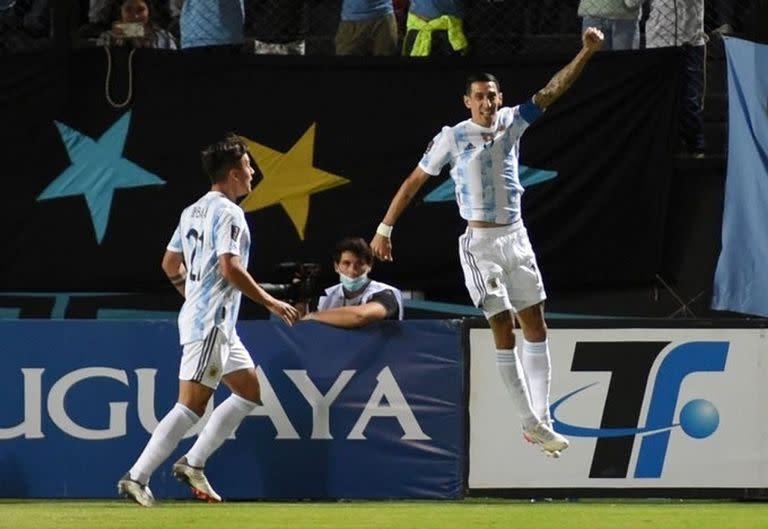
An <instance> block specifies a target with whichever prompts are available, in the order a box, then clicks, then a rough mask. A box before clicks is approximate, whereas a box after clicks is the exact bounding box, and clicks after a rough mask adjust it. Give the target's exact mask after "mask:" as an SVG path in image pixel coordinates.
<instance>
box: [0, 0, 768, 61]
mask: <svg viewBox="0 0 768 529" xmlns="http://www.w3.org/2000/svg"><path fill="white" fill-rule="evenodd" d="M117 1H120V0H117ZM145 1H146V2H148V3H149V2H151V5H152V7H153V8H154V9H153V12H154V16H155V18H156V20H157V22H158V23H159V25H161V26H164V27H169V28H171V30H172V31H174V32H176V34H177V35H178V22H177V18H176V17H177V16H178V10H179V7H180V4H181V3H182V2H183V0H145ZM231 1H233V2H236V1H237V0H231ZM341 1H342V0H244V3H245V7H246V17H245V34H246V38H247V39H249V40H253V39H258V40H260V41H262V42H267V43H269V42H273V43H278V44H279V43H286V42H293V41H303V42H304V46H303V47H302V49H303V51H304V53H306V54H307V55H333V54H334V53H335V47H334V37H335V34H336V30H337V27H338V23H339V18H340V13H341ZM393 2H394V6H395V10H396V14H397V15H398V17H397V18H398V22H399V29H400V38H401V39H402V36H403V34H404V32H405V15H406V12H407V10H408V7H409V1H408V0H393ZM761 3H765V2H764V1H762V0H580V1H579V0H465V1H464V17H463V21H464V28H465V33H466V36H467V40H468V41H469V44H470V47H469V51H468V53H469V54H471V55H475V56H490V55H509V54H519V53H536V52H548V51H560V50H563V49H569V50H570V49H574V48H576V47H578V45H579V33H580V30H581V27H582V19H583V17H584V16H591V17H597V18H598V19H599V20H600V22H601V24H608V23H609V22H610V23H611V24H613V26H612V27H613V30H614V31H613V35H612V38H613V39H615V40H617V41H618V42H620V41H621V38H617V35H618V37H621V34H622V28H625V27H627V26H630V27H634V29H635V32H636V33H635V35H634V47H643V46H646V45H648V46H654V45H676V44H684V43H685V38H686V36H687V34H688V33H690V32H691V31H696V32H698V33H700V36H701V37H706V36H711V35H712V34H713V32H715V31H721V32H722V31H728V32H734V33H737V34H738V33H743V32H745V31H748V30H749V27H750V24H752V25H755V23H754V16H753V14H752V11H753V10H755V9H756V6H757V5H758V4H761ZM109 4H110V0H91V1H90V2H89V1H88V0H0V54H8V53H16V52H23V51H27V50H30V49H32V50H34V49H38V48H41V47H46V46H50V45H52V44H54V43H55V44H56V45H67V44H68V43H72V42H73V41H74V42H75V43H76V41H77V39H78V36H83V35H86V36H87V35H88V34H93V33H94V32H98V31H102V30H106V29H108V28H109V25H110V22H111V21H110V20H108V18H109V13H110V10H109ZM100 5H103V6H104V7H105V9H103V10H102V13H101V14H99V13H98V11H99V10H98V9H94V6H96V7H98V6H100ZM89 11H90V12H91V13H90V15H91V16H90V17H89ZM691 16H693V18H691ZM99 17H101V18H99ZM89 18H90V20H89ZM766 25H767V26H768V21H766ZM275 49H276V50H279V47H277V48H275ZM266 51H269V48H266Z"/></svg>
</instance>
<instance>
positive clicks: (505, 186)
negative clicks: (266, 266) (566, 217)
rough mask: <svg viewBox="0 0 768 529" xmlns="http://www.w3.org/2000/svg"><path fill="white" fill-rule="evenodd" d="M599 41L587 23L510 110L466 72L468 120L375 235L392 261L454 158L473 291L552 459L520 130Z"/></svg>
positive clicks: (540, 290) (509, 383)
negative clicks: (404, 218)
mask: <svg viewBox="0 0 768 529" xmlns="http://www.w3.org/2000/svg"><path fill="white" fill-rule="evenodd" d="M603 38H604V37H603V34H602V32H600V31H599V30H597V29H595V28H587V29H586V30H585V31H584V33H583V35H582V48H581V50H580V51H579V53H578V54H577V55H576V57H575V58H574V59H573V60H572V61H571V62H570V63H569V64H568V65H566V66H565V67H564V68H563V69H562V70H560V71H559V72H558V73H557V74H555V76H554V77H552V79H551V80H550V81H549V83H547V85H546V86H545V87H544V88H542V89H541V90H539V91H538V92H536V94H534V95H533V97H532V98H531V99H530V100H529V101H526V102H524V103H522V104H520V105H517V106H514V107H503V106H502V101H503V97H502V92H501V85H500V84H499V81H498V80H497V79H496V77H494V76H493V75H491V74H479V75H474V76H471V77H469V79H467V84H466V91H465V95H464V105H465V106H466V107H467V109H469V111H470V119H468V120H465V121H462V122H461V123H459V124H457V125H455V126H453V127H443V129H442V131H440V133H439V134H437V136H435V138H434V139H433V140H432V142H430V144H429V146H428V147H427V152H426V153H425V154H424V156H423V157H422V159H421V161H420V162H419V164H418V165H417V166H416V168H415V169H414V170H413V172H411V174H410V175H409V176H408V178H406V179H405V181H404V182H403V184H402V185H401V186H400V189H399V190H398V191H397V193H396V194H395V196H394V198H393V199H392V202H391V203H390V205H389V209H388V210H387V213H386V215H385V216H384V219H383V221H382V222H381V224H379V227H378V228H377V230H376V234H375V235H374V237H373V239H372V241H371V248H372V250H373V252H374V254H375V255H376V257H377V258H379V259H381V260H383V261H391V260H392V240H391V236H392V226H393V225H394V224H395V222H396V221H397V219H398V218H399V217H400V215H401V214H402V213H403V210H404V209H405V208H406V206H407V205H408V204H409V203H410V201H411V200H412V199H413V197H414V196H415V195H416V193H417V192H418V190H419V189H420V188H421V187H422V185H423V184H424V183H425V182H426V181H427V179H428V178H429V176H430V175H438V174H440V171H441V169H442V168H443V166H445V165H450V167H451V170H450V173H451V177H452V178H453V180H454V182H455V184H456V202H457V204H458V207H459V213H460V215H461V217H462V218H463V219H465V220H466V221H467V230H466V232H465V233H464V234H462V235H461V237H460V238H459V255H460V260H461V264H462V268H463V271H464V278H465V283H466V286H467V290H468V291H469V294H470V296H471V298H472V301H473V302H474V303H475V305H476V306H478V307H481V308H482V309H483V312H484V313H485V316H486V318H487V319H488V322H489V324H490V327H491V332H492V334H493V338H494V342H495V345H496V363H497V366H498V369H499V372H500V374H501V378H502V381H503V382H504V385H505V386H506V388H507V391H508V393H509V394H510V396H511V397H512V401H513V404H514V406H515V409H516V410H517V412H518V414H519V415H520V418H521V420H522V426H523V436H524V438H525V439H526V440H528V441H529V442H532V443H535V444H536V445H538V446H539V447H540V448H541V449H542V451H543V452H544V453H545V454H546V455H548V456H552V457H559V456H560V452H561V451H562V450H564V449H566V448H568V444H569V443H568V440H567V439H566V438H565V437H563V436H562V435H560V434H559V433H557V432H556V431H555V430H554V429H553V425H552V420H551V417H550V414H549V387H550V373H551V364H550V356H549V347H548V344H547V327H546V324H545V321H544V300H545V299H546V293H545V291H544V285H543V281H542V278H541V274H540V272H539V269H538V266H537V264H536V256H535V254H534V252H533V249H532V248H531V243H530V241H529V240H528V234H527V232H526V229H525V225H524V224H523V219H522V217H521V215H520V197H521V195H522V193H523V187H522V186H521V185H520V177H519V174H518V162H519V156H520V137H521V136H522V134H523V133H524V132H525V130H526V128H527V127H528V125H530V124H531V123H532V122H533V121H535V120H536V118H538V117H539V116H540V115H541V114H542V113H543V111H544V110H545V109H546V108H547V107H549V106H550V105H551V104H552V103H554V102H555V101H556V100H557V99H558V98H559V97H560V96H562V95H563V94H564V93H565V92H566V91H567V90H568V88H569V87H570V86H571V85H572V84H573V83H574V81H576V79H577V78H578V77H579V75H580V74H581V72H582V70H583V69H584V67H585V65H586V64H587V62H588V61H589V59H590V58H591V57H592V55H593V54H594V53H595V52H596V51H598V50H599V49H600V47H601V46H602V43H603ZM515 319H516V320H517V322H518V323H519V325H520V328H521V331H522V333H523V338H524V340H523V346H522V354H520V355H518V351H517V347H516V343H515V335H514V333H513V329H514V322H515ZM519 358H520V359H521V360H522V362H521V361H519V360H518V359H519ZM521 364H522V365H521Z"/></svg>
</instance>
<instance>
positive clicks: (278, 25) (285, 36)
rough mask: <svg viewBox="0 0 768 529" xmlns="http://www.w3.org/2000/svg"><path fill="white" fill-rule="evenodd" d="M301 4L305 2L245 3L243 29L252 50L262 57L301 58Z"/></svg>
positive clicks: (265, 0) (260, 0) (303, 46)
mask: <svg viewBox="0 0 768 529" xmlns="http://www.w3.org/2000/svg"><path fill="white" fill-rule="evenodd" d="M305 4H306V0H246V3H245V27H246V33H247V35H248V37H249V42H253V51H254V52H255V53H257V54H262V55H305V54H306V43H305V41H304V36H303V33H304V32H303V25H304V7H305ZM251 37H252V39H251Z"/></svg>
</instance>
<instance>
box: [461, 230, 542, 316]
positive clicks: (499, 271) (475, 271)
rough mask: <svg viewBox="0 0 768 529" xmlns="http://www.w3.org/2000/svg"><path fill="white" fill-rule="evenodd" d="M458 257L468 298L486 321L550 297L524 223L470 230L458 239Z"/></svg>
mask: <svg viewBox="0 0 768 529" xmlns="http://www.w3.org/2000/svg"><path fill="white" fill-rule="evenodd" d="M459 257H460V259H461V267H462V269H463V270H464V282H465V284H466V286H467V290H468V291H469V296H470V297H471V298H472V302H473V303H474V304H475V306H476V307H479V308H481V309H482V310H483V312H484V313H485V317H486V318H490V317H491V316H494V315H496V314H498V313H500V312H502V311H505V310H512V311H513V312H518V311H521V310H523V309H525V308H527V307H530V306H532V305H535V304H536V303H539V302H540V301H544V300H545V299H546V298H547V294H546V292H545V291H544V282H543V280H542V278H541V273H540V272H539V267H538V265H537V264H536V255H535V254H534V253H533V248H532V247H531V242H530V241H529V240H528V231H527V230H526V229H525V226H524V225H523V223H522V222H521V221H519V222H516V223H514V224H510V225H509V226H499V227H493V228H471V227H467V231H465V232H464V233H463V234H462V235H461V236H460V237H459Z"/></svg>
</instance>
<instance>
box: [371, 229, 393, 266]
mask: <svg viewBox="0 0 768 529" xmlns="http://www.w3.org/2000/svg"><path fill="white" fill-rule="evenodd" d="M371 250H373V255H375V256H376V258H377V259H378V260H380V261H391V260H392V241H391V240H390V238H389V237H384V236H383V235H380V234H378V233H377V234H376V235H374V236H373V239H371Z"/></svg>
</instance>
